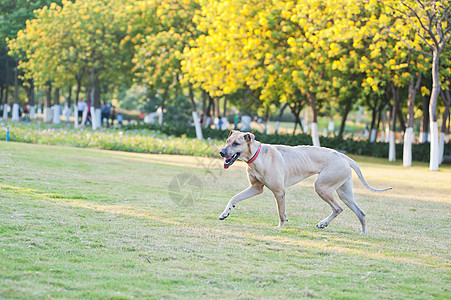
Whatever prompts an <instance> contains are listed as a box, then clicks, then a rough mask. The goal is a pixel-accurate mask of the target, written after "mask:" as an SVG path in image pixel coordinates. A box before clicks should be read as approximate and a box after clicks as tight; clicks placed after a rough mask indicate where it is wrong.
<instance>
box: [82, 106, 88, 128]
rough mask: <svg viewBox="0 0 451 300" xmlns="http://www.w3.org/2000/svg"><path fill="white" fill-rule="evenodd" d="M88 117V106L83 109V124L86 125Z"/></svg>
mask: <svg viewBox="0 0 451 300" xmlns="http://www.w3.org/2000/svg"><path fill="white" fill-rule="evenodd" d="M87 118H88V108H85V109H84V110H83V114H82V115H81V126H85V124H86V119H87Z"/></svg>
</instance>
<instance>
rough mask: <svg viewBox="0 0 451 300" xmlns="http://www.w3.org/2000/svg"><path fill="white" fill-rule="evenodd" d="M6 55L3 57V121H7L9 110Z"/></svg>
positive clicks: (7, 61)
mask: <svg viewBox="0 0 451 300" xmlns="http://www.w3.org/2000/svg"><path fill="white" fill-rule="evenodd" d="M8 57H9V56H8V55H6V57H5V75H6V78H5V101H4V102H3V121H6V120H8V108H9V99H8V97H9V89H8V87H9V85H8V74H9V60H8Z"/></svg>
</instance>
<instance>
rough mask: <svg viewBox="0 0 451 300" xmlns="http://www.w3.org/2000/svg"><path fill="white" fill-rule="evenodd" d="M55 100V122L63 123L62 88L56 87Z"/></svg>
mask: <svg viewBox="0 0 451 300" xmlns="http://www.w3.org/2000/svg"><path fill="white" fill-rule="evenodd" d="M54 95H55V96H54V102H55V104H54V105H53V124H60V123H61V106H60V89H59V88H56V89H55V94H54Z"/></svg>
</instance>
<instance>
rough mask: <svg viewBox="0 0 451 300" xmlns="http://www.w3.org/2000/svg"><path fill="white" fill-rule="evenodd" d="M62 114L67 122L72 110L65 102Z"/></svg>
mask: <svg viewBox="0 0 451 300" xmlns="http://www.w3.org/2000/svg"><path fill="white" fill-rule="evenodd" d="M63 114H64V116H65V117H66V123H69V122H70V115H71V114H72V111H71V108H70V107H69V105H67V103H65V104H64V110H63Z"/></svg>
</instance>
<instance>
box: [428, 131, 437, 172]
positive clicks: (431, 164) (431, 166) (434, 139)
mask: <svg viewBox="0 0 451 300" xmlns="http://www.w3.org/2000/svg"><path fill="white" fill-rule="evenodd" d="M430 128H431V159H430V162H429V170H431V171H438V165H439V145H438V125H437V122H431V123H430Z"/></svg>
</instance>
